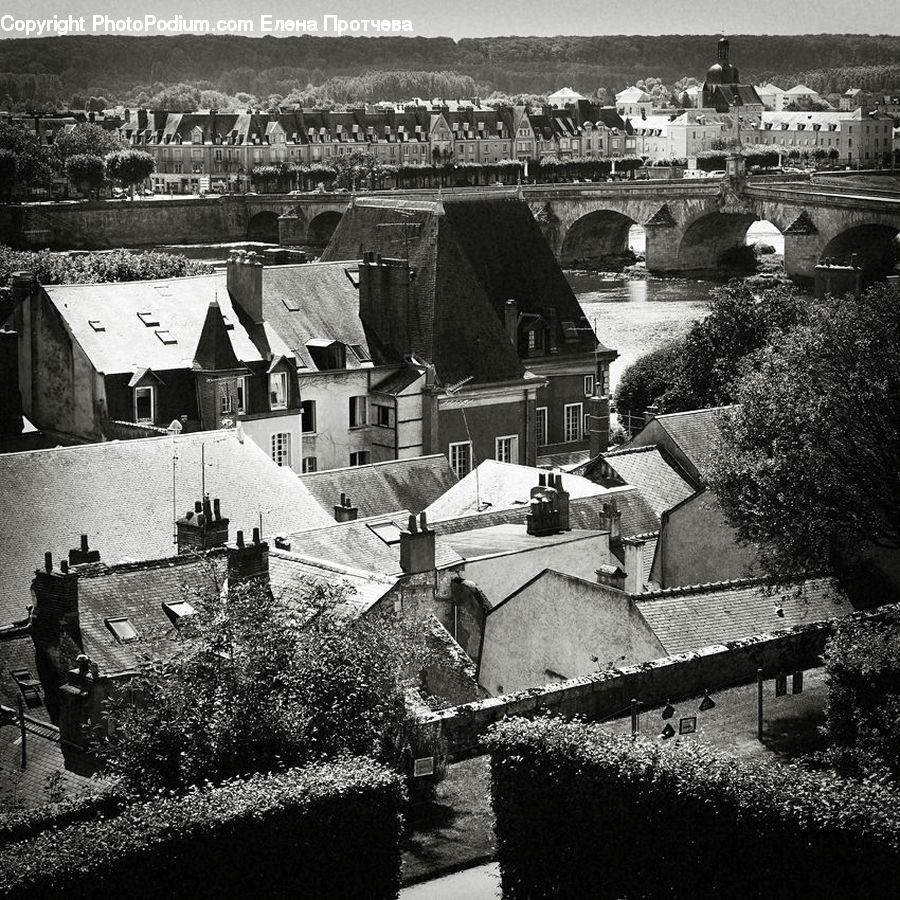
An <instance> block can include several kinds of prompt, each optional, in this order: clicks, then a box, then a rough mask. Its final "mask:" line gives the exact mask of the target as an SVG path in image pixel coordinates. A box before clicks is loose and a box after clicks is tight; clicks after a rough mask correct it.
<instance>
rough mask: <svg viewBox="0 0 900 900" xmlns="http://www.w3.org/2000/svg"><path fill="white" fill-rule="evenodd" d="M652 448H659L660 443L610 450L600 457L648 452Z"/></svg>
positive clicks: (606, 457)
mask: <svg viewBox="0 0 900 900" xmlns="http://www.w3.org/2000/svg"><path fill="white" fill-rule="evenodd" d="M650 450H659V444H645V445H643V446H640V447H622V448H621V449H619V450H608V451H607V452H606V453H601V454H600V459H609V458H610V457H611V456H627V455H628V454H629V453H647V452H649V451H650ZM595 459H596V457H595ZM592 461H593V460H592Z"/></svg>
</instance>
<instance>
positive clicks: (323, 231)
mask: <svg viewBox="0 0 900 900" xmlns="http://www.w3.org/2000/svg"><path fill="white" fill-rule="evenodd" d="M342 217H343V213H339V212H336V211H335V210H333V209H326V210H325V211H324V212H320V213H319V214H318V215H317V216H315V217H314V218H313V219H312V221H311V222H310V223H309V227H308V228H307V230H306V242H307V243H308V244H312V245H313V246H314V247H324V246H325V245H326V244H327V243H328V242H329V241H330V240H331V236H332V235H333V234H334V230H335V228H337V227H338V223H339V222H340V221H341V218H342Z"/></svg>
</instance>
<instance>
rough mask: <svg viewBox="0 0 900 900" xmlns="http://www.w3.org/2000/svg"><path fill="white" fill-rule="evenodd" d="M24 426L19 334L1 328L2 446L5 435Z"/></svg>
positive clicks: (0, 390)
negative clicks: (20, 386)
mask: <svg viewBox="0 0 900 900" xmlns="http://www.w3.org/2000/svg"><path fill="white" fill-rule="evenodd" d="M24 427H25V425H24V422H23V421H22V394H21V392H20V391H19V335H18V334H17V333H16V332H15V331H5V330H3V329H2V328H0V446H2V444H3V438H4V437H5V436H15V435H19V434H21V433H22V429H23V428H24Z"/></svg>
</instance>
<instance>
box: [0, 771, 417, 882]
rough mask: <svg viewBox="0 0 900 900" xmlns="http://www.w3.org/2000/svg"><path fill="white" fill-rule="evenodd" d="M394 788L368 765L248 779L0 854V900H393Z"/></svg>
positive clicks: (388, 775) (399, 800)
mask: <svg viewBox="0 0 900 900" xmlns="http://www.w3.org/2000/svg"><path fill="white" fill-rule="evenodd" d="M403 802H404V794H403V788H402V784H401V780H400V778H399V777H398V776H397V775H396V774H394V773H393V772H391V771H390V770H388V769H386V768H384V767H383V766H380V765H379V764H377V763H375V762H373V761H372V760H369V759H364V758H357V757H352V758H345V759H342V760H338V761H336V762H332V763H328V764H324V765H320V766H311V767H308V768H305V769H293V770H289V771H287V772H283V773H278V774H269V775H255V776H252V777H250V778H247V779H246V780H235V781H231V782H227V783H225V784H222V785H219V786H217V787H206V788H199V789H195V790H193V791H191V792H190V793H188V794H186V795H184V796H180V797H162V798H158V799H154V800H150V801H147V802H144V803H139V804H135V805H133V806H130V807H128V808H127V809H125V810H124V811H123V812H122V813H121V814H120V815H119V816H117V817H115V818H113V819H110V820H105V821H104V820H101V821H95V822H86V823H82V824H79V825H70V826H69V827H67V828H62V829H55V830H52V831H47V832H44V833H43V834H41V835H39V836H38V837H36V838H34V839H33V840H31V841H27V842H24V843H16V844H10V845H8V846H7V847H6V848H4V850H3V851H2V852H0V895H2V896H4V897H12V898H25V897H29V898H33V897H44V896H51V895H52V896H66V897H71V898H89V897H90V898H97V897H129V898H151V897H153V898H155V897H185V898H187V897H190V898H192V900H194V898H197V897H216V898H220V897H237V896H241V897H255V896H266V897H287V896H291V897H317V898H319V897H321V898H332V897H334V898H341V900H344V898H359V900H369V898H373V900H377V898H393V897H396V896H397V894H398V892H399V887H400V830H401V814H400V810H401V807H402V804H403Z"/></svg>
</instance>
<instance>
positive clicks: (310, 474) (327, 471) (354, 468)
mask: <svg viewBox="0 0 900 900" xmlns="http://www.w3.org/2000/svg"><path fill="white" fill-rule="evenodd" d="M423 459H443V454H442V453H429V454H427V455H426V456H412V457H409V458H408V459H382V460H378V461H376V462H370V463H365V464H364V465H361V466H339V467H337V468H335V469H320V470H319V471H318V472H304V473H302V474H300V475H299V476H298V477H299V478H300V480H301V481H303V480H305V479H307V478H308V479H310V480H315V478H316V476H318V475H333V474H334V473H335V472H347V471H356V472H364V471H366V470H367V469H374V468H375V467H376V466H395V465H398V464H410V463H417V462H421V461H422V460H423ZM370 518H371V517H370Z"/></svg>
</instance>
